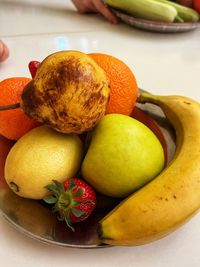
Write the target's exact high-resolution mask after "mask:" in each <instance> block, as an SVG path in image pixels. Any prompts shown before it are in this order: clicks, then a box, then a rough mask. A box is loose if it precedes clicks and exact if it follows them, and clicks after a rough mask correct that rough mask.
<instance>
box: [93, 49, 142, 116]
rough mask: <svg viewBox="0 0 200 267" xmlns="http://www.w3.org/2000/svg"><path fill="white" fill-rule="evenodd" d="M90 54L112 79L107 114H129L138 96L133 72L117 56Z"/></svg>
mask: <svg viewBox="0 0 200 267" xmlns="http://www.w3.org/2000/svg"><path fill="white" fill-rule="evenodd" d="M89 56H91V57H92V58H93V59H94V60H95V61H96V62H97V64H98V65H99V66H100V67H101V68H102V69H103V70H104V71H105V72H106V74H107V76H108V78H109V80H110V89H111V90H110V99H109V102H108V105H107V109H106V114H108V113H120V114H124V115H129V114H130V113H131V111H132V109H133V107H134V105H135V102H136V99H137V97H138V86H137V82H136V78H135V76H134V74H133V72H132V71H131V70H130V68H129V67H128V66H127V65H126V64H125V63H124V62H123V61H121V60H120V59H118V58H116V57H113V56H110V55H106V54H101V53H91V54H89Z"/></svg>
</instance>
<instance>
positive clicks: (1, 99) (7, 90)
mask: <svg viewBox="0 0 200 267" xmlns="http://www.w3.org/2000/svg"><path fill="white" fill-rule="evenodd" d="M30 80H31V79H29V78H24V77H13V78H8V79H5V80H3V81H1V82H0V106H5V105H10V104H15V103H18V102H19V101H20V97H21V93H22V90H23V89H24V86H25V85H26V84H27V83H28V82H30ZM38 125H39V124H38V122H36V121H34V120H32V119H30V118H29V117H27V116H26V115H25V114H24V112H23V111H22V110H21V109H20V108H18V109H13V110H6V111H0V134H1V135H3V136H4V137H6V138H8V139H11V140H18V139H19V138H20V137H21V136H23V135H24V134H25V133H26V132H28V131H29V130H31V129H32V128H34V127H36V126H38Z"/></svg>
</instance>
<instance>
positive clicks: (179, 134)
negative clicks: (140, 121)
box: [99, 93, 200, 246]
mask: <svg viewBox="0 0 200 267" xmlns="http://www.w3.org/2000/svg"><path fill="white" fill-rule="evenodd" d="M139 102H141V103H145V102H150V103H154V104H156V105H159V106H160V107H161V108H162V109H163V111H164V113H165V114H166V117H167V118H168V120H169V121H170V122H171V123H172V125H173V126H174V129H175V132H176V152H175V154H174V158H173V159H172V161H171V163H170V165H169V166H168V167H167V168H166V169H165V170H164V171H163V172H162V173H161V174H160V175H158V176H157V177H156V178H155V179H154V180H153V181H152V182H150V183H149V184H147V185H146V186H144V187H143V188H142V189H140V190H139V191H137V192H136V193H134V194H133V195H131V196H130V197H128V198H127V199H125V200H124V201H123V202H122V203H120V204H119V205H118V206H117V207H116V208H115V209H114V210H112V211H111V212H110V213H109V214H108V215H107V216H105V217H104V218H103V219H102V220H101V221H100V223H99V235H100V238H101V240H102V242H104V243H107V244H111V245H122V246H123V245H124V246H125V245H127V246H131V245H141V244H146V243H149V242H152V241H154V240H157V239H160V238H162V237H164V236H165V235H167V234H169V233H170V232H172V231H173V230H175V229H176V228H178V227H179V226H180V225H182V224H183V223H185V222H186V221H187V220H188V219H190V218H191V217H192V216H193V215H194V214H195V213H196V212H198V210H199V208H200V164H199V162H200V104H199V103H198V102H196V101H194V100H192V99H189V98H187V97H182V96H156V95H151V94H147V93H142V94H141V95H140V97H139ZM144 164H145V162H144Z"/></svg>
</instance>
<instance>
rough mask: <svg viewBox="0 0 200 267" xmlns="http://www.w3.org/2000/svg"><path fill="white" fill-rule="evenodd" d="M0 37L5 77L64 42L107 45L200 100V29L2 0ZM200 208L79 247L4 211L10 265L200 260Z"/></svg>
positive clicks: (185, 266)
mask: <svg viewBox="0 0 200 267" xmlns="http://www.w3.org/2000/svg"><path fill="white" fill-rule="evenodd" d="M0 38H1V39H2V40H4V42H5V43H6V44H7V45H8V47H9V49H10V57H9V59H8V60H7V61H6V62H5V63H3V64H1V65H0V80H2V79H4V78H8V77H12V76H27V77H30V74H29V71H28V67H27V66H28V63H29V61H30V60H38V61H40V60H42V59H44V58H45V57H46V56H47V55H48V54H50V53H53V52H55V51H58V50H63V49H72V50H80V51H83V52H86V53H88V52H102V53H107V54H111V55H113V56H116V57H118V58H120V59H121V60H123V61H124V62H126V63H127V64H128V66H129V67H130V68H131V69H132V71H133V72H134V74H135V76H136V79H137V82H138V84H139V87H140V88H143V89H145V90H148V91H150V92H152V93H157V94H162V95H167V94H176V95H186V96H188V97H191V98H194V99H196V100H198V101H200V91H199V73H200V53H199V47H200V29H196V30H194V31H190V32H185V33H177V34H161V33H153V32H147V31H142V30H138V29H135V28H133V27H130V26H128V25H125V24H123V23H120V24H118V25H111V24H110V23H109V22H107V21H106V20H105V19H104V18H103V17H101V16H99V15H94V14H89V15H81V14H79V13H77V12H76V10H75V8H74V6H73V5H72V4H71V2H70V1H64V0H57V1H56V0H52V1H47V0H42V1H39V0H37V1H36V0H35V1H33V0H32V1H31V0H24V1H22V0H18V1H17V0H0ZM199 225H200V214H197V215H196V216H195V217H193V218H192V219H191V220H190V221H189V222H188V223H187V224H185V225H184V226H182V227H181V228H179V229H178V230H177V231H175V232H174V233H172V234H170V235H168V236H167V237H165V238H163V239H161V240H159V241H156V242H154V243H151V244H147V245H143V246H139V247H110V248H101V249H85V250H84V249H72V248H61V247H57V246H52V245H47V244H44V243H41V242H39V241H37V240H34V239H31V238H29V237H27V236H25V235H23V234H21V233H20V232H18V231H17V230H16V229H14V228H13V227H12V226H11V225H10V224H9V223H8V222H7V221H6V220H5V219H4V218H3V217H0V237H1V238H0V247H1V249H0V258H1V265H2V266H9V267H19V266H20V267H23V266H26V267H27V266H30V267H31V266H38V267H39V266H51V267H54V266H62V265H63V266H73V267H76V266H87V267H88V266H92V267H97V266H127V267H128V266H134V267H147V266H148V267H160V266H162V267H179V266H181V267H190V266H191V267H199V265H200V254H199V244H200V230H199Z"/></svg>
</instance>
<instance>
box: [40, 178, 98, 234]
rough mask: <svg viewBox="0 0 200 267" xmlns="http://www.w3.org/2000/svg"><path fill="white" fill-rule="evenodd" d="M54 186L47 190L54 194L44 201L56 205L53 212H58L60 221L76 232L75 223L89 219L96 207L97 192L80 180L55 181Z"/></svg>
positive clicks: (48, 186) (48, 187)
mask: <svg viewBox="0 0 200 267" xmlns="http://www.w3.org/2000/svg"><path fill="white" fill-rule="evenodd" d="M53 183H54V184H50V185H47V186H46V188H47V189H48V190H49V191H50V192H51V193H52V194H51V195H50V196H47V197H45V198H44V199H43V200H44V201H45V202H46V203H48V204H54V206H53V209H52V210H53V212H58V213H59V217H58V219H59V220H61V221H65V222H66V224H67V225H68V226H69V228H71V230H72V231H74V228H73V226H72V224H73V223H77V222H81V221H83V220H85V219H87V218H88V217H89V216H90V214H91V213H92V212H93V210H94V208H95V206H96V193H95V191H94V190H93V189H92V188H91V187H90V186H89V185H88V184H86V183H85V182H84V181H83V180H81V179H79V178H70V179H67V180H66V181H64V182H63V183H60V182H59V181H57V180H53Z"/></svg>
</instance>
